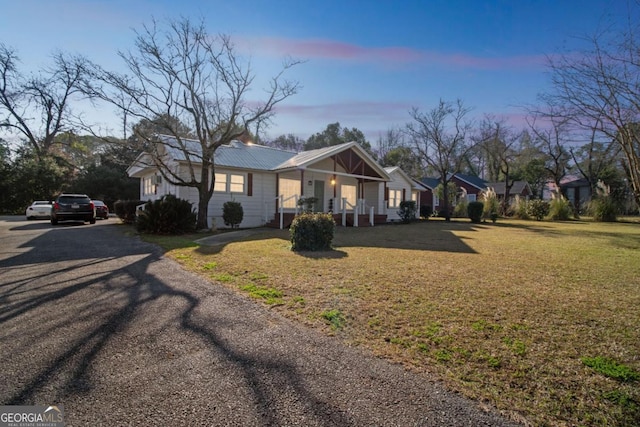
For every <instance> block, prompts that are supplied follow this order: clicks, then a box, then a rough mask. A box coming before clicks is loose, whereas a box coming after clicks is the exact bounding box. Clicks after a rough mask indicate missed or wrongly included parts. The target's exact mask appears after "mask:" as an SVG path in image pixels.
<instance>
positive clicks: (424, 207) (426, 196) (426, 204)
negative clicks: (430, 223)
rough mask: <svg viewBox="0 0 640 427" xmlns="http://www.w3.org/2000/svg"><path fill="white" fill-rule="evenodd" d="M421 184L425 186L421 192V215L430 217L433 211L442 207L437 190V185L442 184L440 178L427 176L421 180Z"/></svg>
mask: <svg viewBox="0 0 640 427" xmlns="http://www.w3.org/2000/svg"><path fill="white" fill-rule="evenodd" d="M420 184H421V185H422V186H423V187H424V188H425V189H424V190H423V191H422V192H421V193H420V216H422V217H429V216H431V214H432V213H433V212H437V211H438V208H439V207H440V198H439V197H438V194H437V192H436V187H437V186H438V184H440V180H439V179H438V178H429V177H425V178H422V179H421V180H420Z"/></svg>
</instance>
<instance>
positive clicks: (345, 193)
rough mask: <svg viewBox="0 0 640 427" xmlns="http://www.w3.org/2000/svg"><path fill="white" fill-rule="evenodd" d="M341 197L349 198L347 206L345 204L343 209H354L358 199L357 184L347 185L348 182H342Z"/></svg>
mask: <svg viewBox="0 0 640 427" xmlns="http://www.w3.org/2000/svg"><path fill="white" fill-rule="evenodd" d="M340 197H341V198H342V199H347V206H346V207H345V206H343V207H342V208H343V209H345V208H346V209H350V208H351V209H353V207H355V205H356V203H357V200H356V186H355V185H347V184H342V185H341V186H340Z"/></svg>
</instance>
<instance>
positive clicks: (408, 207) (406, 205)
mask: <svg viewBox="0 0 640 427" xmlns="http://www.w3.org/2000/svg"><path fill="white" fill-rule="evenodd" d="M416 212H417V207H416V202H415V201H413V200H405V201H403V202H400V210H399V211H398V215H399V216H400V219H401V220H402V222H403V223H405V224H408V223H410V222H411V221H415V219H416Z"/></svg>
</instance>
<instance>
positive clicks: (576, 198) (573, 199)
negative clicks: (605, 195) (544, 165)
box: [560, 176, 591, 212]
mask: <svg viewBox="0 0 640 427" xmlns="http://www.w3.org/2000/svg"><path fill="white" fill-rule="evenodd" d="M560 191H561V192H562V195H563V196H564V197H566V198H567V200H568V201H569V202H570V203H571V205H572V206H573V207H574V209H575V210H576V212H580V211H582V210H583V209H584V207H585V205H586V204H587V203H588V202H589V201H590V200H591V185H590V184H589V181H588V180H586V179H585V178H578V177H576V176H567V177H565V178H563V179H562V180H561V181H560Z"/></svg>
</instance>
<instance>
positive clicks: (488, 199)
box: [482, 188, 500, 222]
mask: <svg viewBox="0 0 640 427" xmlns="http://www.w3.org/2000/svg"><path fill="white" fill-rule="evenodd" d="M482 200H483V203H484V206H483V208H482V217H483V218H491V220H492V221H493V222H495V220H496V219H497V218H498V211H499V210H500V202H499V201H498V195H497V194H496V192H495V190H494V189H493V188H489V189H487V191H485V192H484V193H483V194H482Z"/></svg>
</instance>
